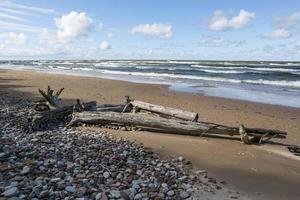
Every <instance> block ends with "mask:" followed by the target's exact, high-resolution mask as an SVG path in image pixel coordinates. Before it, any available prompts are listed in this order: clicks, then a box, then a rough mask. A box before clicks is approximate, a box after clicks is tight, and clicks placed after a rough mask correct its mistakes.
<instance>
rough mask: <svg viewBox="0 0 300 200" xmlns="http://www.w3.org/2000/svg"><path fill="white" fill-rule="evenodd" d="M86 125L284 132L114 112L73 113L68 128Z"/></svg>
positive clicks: (277, 134) (279, 134)
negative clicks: (110, 124)
mask: <svg viewBox="0 0 300 200" xmlns="http://www.w3.org/2000/svg"><path fill="white" fill-rule="evenodd" d="M80 122H81V123H88V124H109V123H119V124H124V125H134V126H141V127H148V128H149V127H150V128H157V129H161V130H164V131H170V132H173V133H178V134H186V135H195V136H199V135H200V136H202V135H210V134H218V135H230V136H233V135H241V134H240V132H242V133H243V134H245V131H246V132H247V136H253V137H263V136H265V134H266V133H268V136H273V137H277V138H285V135H286V132H283V131H277V130H265V129H247V128H245V129H244V128H243V129H241V128H236V127H228V126H223V125H219V124H213V123H207V122H189V121H182V120H176V119H164V118H152V117H149V116H144V115H136V114H132V113H115V112H81V113H73V118H72V120H71V122H70V123H69V126H73V125H76V124H77V123H80Z"/></svg>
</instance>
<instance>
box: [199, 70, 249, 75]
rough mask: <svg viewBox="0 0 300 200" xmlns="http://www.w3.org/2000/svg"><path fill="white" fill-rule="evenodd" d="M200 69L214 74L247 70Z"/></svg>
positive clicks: (239, 72) (241, 72) (236, 72)
mask: <svg viewBox="0 0 300 200" xmlns="http://www.w3.org/2000/svg"><path fill="white" fill-rule="evenodd" d="M200 71H203V72H207V73H214V74H244V73H247V72H246V71H237V70H212V69H202V70H200Z"/></svg>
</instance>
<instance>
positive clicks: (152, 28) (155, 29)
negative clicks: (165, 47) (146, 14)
mask: <svg viewBox="0 0 300 200" xmlns="http://www.w3.org/2000/svg"><path fill="white" fill-rule="evenodd" d="M130 32H131V33H143V34H146V35H151V36H155V37H160V38H165V39H168V38H170V37H172V26H171V25H169V24H162V23H154V24H140V25H138V26H135V27H133V28H132V29H131V31H130Z"/></svg>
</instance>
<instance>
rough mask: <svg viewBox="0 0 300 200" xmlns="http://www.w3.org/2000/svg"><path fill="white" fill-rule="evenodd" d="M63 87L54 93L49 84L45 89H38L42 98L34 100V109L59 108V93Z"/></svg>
mask: <svg viewBox="0 0 300 200" xmlns="http://www.w3.org/2000/svg"><path fill="white" fill-rule="evenodd" d="M63 90H64V88H61V89H60V90H58V91H57V92H56V93H55V94H54V90H52V89H51V87H50V86H48V87H47V91H43V90H41V89H39V93H40V94H41V95H42V97H43V99H41V100H38V101H36V102H34V104H33V108H34V110H36V111H47V110H50V109H51V108H54V109H56V108H60V107H61V105H60V100H61V99H60V98H59V95H60V94H61V93H62V91H63Z"/></svg>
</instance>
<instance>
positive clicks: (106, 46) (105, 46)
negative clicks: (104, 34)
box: [100, 41, 111, 50]
mask: <svg viewBox="0 0 300 200" xmlns="http://www.w3.org/2000/svg"><path fill="white" fill-rule="evenodd" d="M100 49H101V50H107V49H111V46H110V44H109V43H108V42H107V41H103V42H101V44H100Z"/></svg>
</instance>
